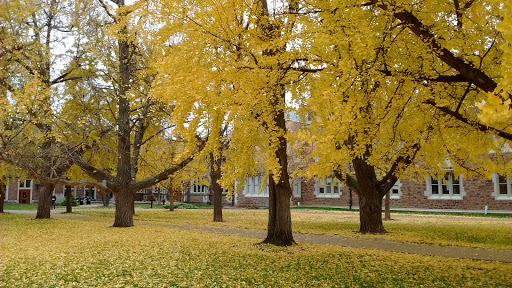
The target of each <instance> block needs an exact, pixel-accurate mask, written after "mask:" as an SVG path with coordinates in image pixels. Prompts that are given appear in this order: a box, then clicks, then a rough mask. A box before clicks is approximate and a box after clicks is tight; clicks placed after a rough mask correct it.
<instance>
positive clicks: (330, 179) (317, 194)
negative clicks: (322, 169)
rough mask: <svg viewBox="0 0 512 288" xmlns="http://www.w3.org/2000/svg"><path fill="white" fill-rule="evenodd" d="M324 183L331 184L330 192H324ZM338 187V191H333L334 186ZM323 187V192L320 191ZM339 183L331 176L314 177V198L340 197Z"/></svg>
mask: <svg viewBox="0 0 512 288" xmlns="http://www.w3.org/2000/svg"><path fill="white" fill-rule="evenodd" d="M326 184H327V185H329V184H330V185H331V192H330V193H326V192H325V191H326ZM335 185H336V186H337V188H338V193H334V190H335V189H334V187H336V186H335ZM322 188H323V189H324V193H320V191H321V189H322ZM341 188H342V187H341V183H340V181H339V180H338V179H336V178H333V177H326V178H319V179H315V197H316V198H340V197H341Z"/></svg>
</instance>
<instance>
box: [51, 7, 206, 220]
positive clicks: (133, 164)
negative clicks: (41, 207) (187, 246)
mask: <svg viewBox="0 0 512 288" xmlns="http://www.w3.org/2000/svg"><path fill="white" fill-rule="evenodd" d="M100 4H101V6H103V8H104V12H105V13H106V14H107V15H108V16H109V17H110V19H111V21H112V23H111V25H110V28H109V33H110V36H111V37H112V39H117V41H116V42H117V43H116V44H117V45H116V46H110V47H117V51H116V52H115V53H113V54H114V55H115V57H117V61H116V62H112V61H109V59H108V55H107V57H105V58H104V59H103V61H104V62H103V63H104V65H105V67H107V70H108V72H107V73H105V75H107V76H106V77H107V78H105V79H107V80H108V83H112V84H111V85H112V88H113V91H114V94H113V95H111V96H112V99H111V100H107V101H106V102H105V99H108V98H103V99H101V101H102V103H106V104H105V105H107V106H108V109H109V111H108V112H110V117H111V118H110V119H111V121H112V122H110V123H111V124H113V125H112V127H113V129H111V130H110V129H100V131H102V130H105V131H108V132H107V133H108V135H110V136H109V137H111V138H110V139H109V140H108V142H107V146H108V147H111V146H110V144H114V145H116V146H117V147H116V148H114V149H112V150H111V151H113V152H114V155H116V157H115V159H112V160H113V161H112V162H111V163H110V165H107V166H103V165H102V164H101V163H100V162H99V161H97V158H96V160H94V159H93V158H89V159H86V158H84V157H82V156H81V155H80V154H78V153H76V150H75V151H68V152H69V153H70V155H71V157H72V159H73V162H74V163H75V164H76V165H77V166H78V167H80V168H81V169H82V170H83V171H84V172H85V173H86V174H87V175H88V176H89V177H90V178H92V180H94V181H95V182H94V186H96V187H98V188H99V189H101V190H102V191H104V192H105V193H107V194H108V193H113V194H114V197H115V200H116V201H115V203H116V213H115V219H114V224H113V226H114V227H130V226H133V213H134V206H133V201H134V199H133V197H134V195H135V192H137V191H139V190H141V189H144V188H147V187H150V186H153V185H156V184H158V183H159V182H161V181H164V180H166V179H168V177H169V176H170V175H172V174H173V173H176V172H177V171H179V170H180V169H182V168H183V167H184V166H185V165H187V164H188V163H189V162H191V161H192V159H193V157H194V155H195V153H196V152H197V150H201V149H202V148H203V147H204V144H203V143H202V140H201V139H200V138H199V137H198V136H196V134H195V129H194V128H195V126H193V125H190V127H191V128H190V130H191V131H192V133H193V134H194V137H192V138H188V139H187V140H189V141H188V142H189V145H188V147H186V149H185V150H184V151H179V150H178V151H172V153H169V152H171V151H168V149H170V147H172V145H169V144H173V140H172V139H170V138H171V135H170V134H169V133H167V131H169V129H170V128H172V126H173V125H172V124H170V123H169V122H168V121H167V122H166V121H164V120H162V121H160V122H159V120H158V119H167V120H168V119H169V114H170V112H171V111H172V107H171V106H169V105H162V104H161V103H159V102H157V101H155V100H153V99H151V98H150V97H149V91H150V90H151V85H152V82H153V79H154V75H153V74H152V73H151V72H150V70H149V68H148V63H149V59H150V58H151V57H152V56H151V53H152V47H151V46H150V45H149V42H148V39H147V38H144V36H145V34H144V33H143V30H137V29H141V27H140V26H139V25H142V26H143V25H144V21H146V20H147V19H148V18H147V17H144V13H145V12H146V11H147V9H148V6H144V5H145V3H136V4H134V5H125V2H124V1H123V0H121V1H116V2H113V4H115V5H117V8H116V9H113V8H112V7H111V6H110V5H109V4H108V3H106V2H103V1H100ZM139 13H140V14H139ZM134 15H135V16H134ZM110 53H112V51H111V52H110ZM116 64H117V67H116V68H114V67H113V65H116ZM104 90H107V89H104ZM110 132H114V133H116V135H114V134H112V133H110ZM166 133H167V134H166ZM106 135H107V134H105V135H103V136H104V137H102V138H103V140H102V139H89V142H88V143H89V144H88V145H90V146H91V147H92V146H93V145H98V144H99V143H105V142H102V141H106V139H105V138H106ZM197 138H199V142H198V143H199V144H198V145H196V142H197ZM111 148H112V147H111ZM174 148H176V147H174ZM178 152H180V153H181V152H182V153H181V154H179V155H178V156H177V157H171V158H169V157H168V156H165V154H166V153H167V155H174V154H178ZM151 155H153V157H154V156H155V155H158V156H159V157H161V159H158V161H159V162H160V164H161V165H154V162H153V161H155V160H157V159H153V160H150V159H149V158H151ZM86 156H87V155H86ZM98 156H100V157H101V155H96V157H98ZM148 157H149V158H148ZM162 157H166V158H162ZM142 164H144V165H142ZM162 166H164V167H165V168H161V167H162ZM141 172H143V173H141ZM141 177H145V178H142V179H141ZM59 182H60V183H66V182H65V181H59Z"/></svg>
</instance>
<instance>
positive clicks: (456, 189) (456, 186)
mask: <svg viewBox="0 0 512 288" xmlns="http://www.w3.org/2000/svg"><path fill="white" fill-rule="evenodd" d="M457 182H458V181H457ZM453 194H454V195H455V194H457V195H458V194H460V185H459V184H454V185H453Z"/></svg>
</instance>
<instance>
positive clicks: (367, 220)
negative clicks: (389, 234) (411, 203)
mask: <svg viewBox="0 0 512 288" xmlns="http://www.w3.org/2000/svg"><path fill="white" fill-rule="evenodd" d="M359 221H360V227H359V232H361V233H386V230H385V229H384V225H383V224H382V197H375V195H374V193H371V192H369V191H368V192H362V191H361V193H359Z"/></svg>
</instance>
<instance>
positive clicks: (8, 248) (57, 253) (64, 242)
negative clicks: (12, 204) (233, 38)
mask: <svg viewBox="0 0 512 288" xmlns="http://www.w3.org/2000/svg"><path fill="white" fill-rule="evenodd" d="M162 212H163V211H162ZM169 214H172V213H169ZM178 214H179V213H176V215H178ZM167 215H168V214H167ZM182 216H184V215H183V214H182ZM139 217H149V216H148V215H144V216H139ZM173 217H176V216H173ZM32 218H33V217H31V216H27V215H15V214H4V215H0V229H1V230H0V233H1V234H0V242H1V243H0V245H1V246H0V247H1V250H0V252H1V253H0V254H1V255H2V256H1V260H0V261H1V262H0V263H1V264H0V287H187V286H188V287H201V286H203V287H254V286H261V287H419V286H423V287H510V286H511V285H512V277H510V272H511V271H512V264H507V263H498V262H485V261H474V260H462V259H448V258H440V257H428V256H419V255H409V254H400V253H393V252H384V251H378V250H363V249H355V248H342V247H334V246H329V245H314V244H303V243H301V244H299V245H297V246H294V247H289V248H276V247H272V246H268V245H255V242H256V240H255V239H253V238H243V237H236V236H228V235H217V234H206V233H201V232H192V231H183V230H178V229H172V228H166V227H160V226H148V225H139V226H135V227H131V228H112V227H110V225H111V220H112V219H109V218H105V217H90V218H89V217H88V218H87V219H79V218H77V219H73V218H70V219H65V218H58V219H49V220H32ZM183 219H184V218H183Z"/></svg>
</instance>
